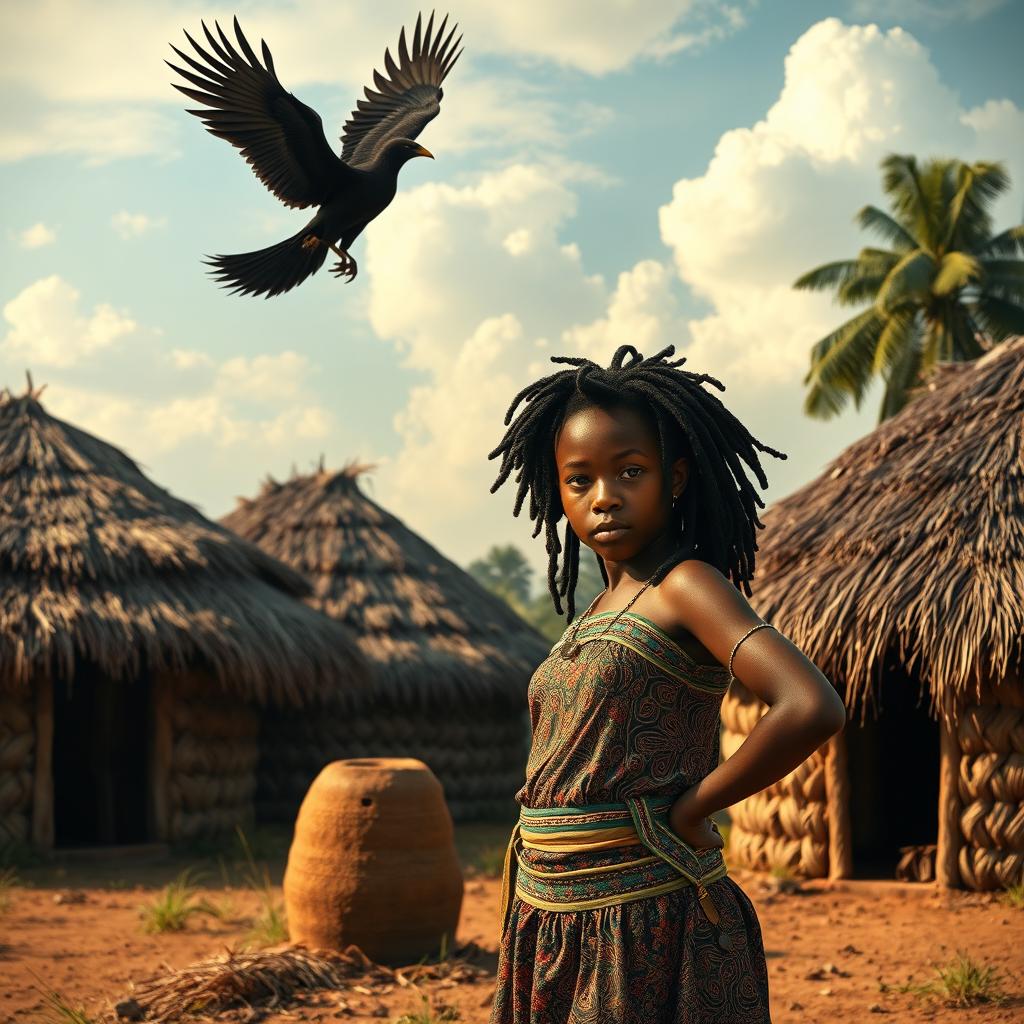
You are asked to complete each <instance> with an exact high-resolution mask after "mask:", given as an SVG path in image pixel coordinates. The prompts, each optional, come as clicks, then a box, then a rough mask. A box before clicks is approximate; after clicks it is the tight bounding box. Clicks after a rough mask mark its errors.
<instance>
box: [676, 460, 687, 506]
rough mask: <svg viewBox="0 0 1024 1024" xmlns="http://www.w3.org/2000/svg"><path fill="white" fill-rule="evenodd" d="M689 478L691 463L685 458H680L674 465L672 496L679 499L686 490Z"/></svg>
mask: <svg viewBox="0 0 1024 1024" xmlns="http://www.w3.org/2000/svg"><path fill="white" fill-rule="evenodd" d="M688 478H689V463H688V462H687V461H686V459H685V458H678V459H676V461H675V462H673V463H672V494H673V496H674V497H679V495H681V494H682V493H683V491H685V490H686V481H687V479H688Z"/></svg>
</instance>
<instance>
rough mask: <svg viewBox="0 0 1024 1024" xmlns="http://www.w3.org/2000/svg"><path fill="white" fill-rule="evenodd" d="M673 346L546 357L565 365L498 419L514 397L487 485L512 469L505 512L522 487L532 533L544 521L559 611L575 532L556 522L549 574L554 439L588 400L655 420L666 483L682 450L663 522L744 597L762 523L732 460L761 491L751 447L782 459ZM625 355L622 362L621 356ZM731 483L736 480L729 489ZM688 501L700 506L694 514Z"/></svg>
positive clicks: (571, 604) (556, 513)
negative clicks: (680, 487)
mask: <svg viewBox="0 0 1024 1024" xmlns="http://www.w3.org/2000/svg"><path fill="white" fill-rule="evenodd" d="M674 353H675V346H674V345H669V346H668V347H667V348H663V349H662V350H661V351H660V352H658V353H657V355H654V356H651V357H650V358H648V359H644V358H643V356H641V355H640V353H639V352H637V350H636V349H635V348H634V347H633V346H632V345H621V346H619V348H618V349H617V350H616V352H615V355H614V357H613V358H612V361H611V365H610V366H609V367H608V368H607V369H604V368H603V367H600V366H598V365H597V363H594V362H592V361H591V360H589V359H581V358H575V357H570V356H552V357H551V361H552V362H553V363H569V364H570V365H572V366H575V367H576V369H575V370H559V371H558V372H557V373H553V374H551V375H550V376H548V377H543V378H541V379H540V380H538V381H535V382H534V383H533V384H530V385H529V386H528V387H526V388H524V389H523V390H522V391H520V392H519V394H518V395H516V397H515V398H514V399H513V401H512V404H511V405H510V406H509V409H508V412H507V413H505V426H508V425H509V423H510V422H511V420H512V415H513V413H514V412H515V410H516V407H517V406H518V405H519V403H520V402H522V401H525V402H527V403H528V406H527V407H525V408H524V409H523V410H522V412H521V413H520V414H519V416H518V418H517V419H516V422H515V423H514V424H512V426H511V427H509V429H508V430H507V431H506V432H505V436H504V438H503V439H502V441H501V444H499V445H498V447H497V448H495V449H494V451H492V452H491V453H490V455H488V458H489V459H493V458H497V456H498V455H499V454H501V455H502V462H501V472H500V473H499V474H498V478H497V480H495V481H494V483H493V484H492V485H491V493H492V494H493V493H494V492H495V491H497V489H498V488H499V487H500V486H501V485H502V484H503V483H504V482H505V481H506V480H507V479H508V477H509V475H510V473H511V472H512V470H513V469H518V470H519V472H518V473H517V475H516V483H517V484H519V491H518V493H517V495H516V503H515V508H514V509H513V512H512V514H513V515H514V516H518V515H519V512H520V510H521V509H522V507H523V501H524V499H525V497H526V492H527V490H529V492H530V518H531V519H535V520H536V521H537V526H536V529H535V530H534V531H533V536H534V537H536V536H537V535H538V534H539V533H540V530H541V524H542V523H543V525H544V527H545V547H546V550H547V553H548V590H549V591H550V593H551V597H552V599H553V600H554V603H555V610H556V611H557V612H558V614H559V615H561V614H563V612H562V605H561V602H560V601H559V597H560V596H562V595H568V602H567V604H568V609H567V613H566V617H567V619H568V621H570V622H571V621H572V619H573V616H574V615H575V611H576V609H575V601H574V592H575V589H576V579H577V575H578V571H579V560H580V540H579V537H577V536H576V533H575V531H574V530H573V529H572V527H571V526H570V525H569V521H568V519H566V523H565V558H564V560H563V563H562V571H561V575H559V574H558V555H559V552H560V551H561V550H562V545H561V544H560V543H559V540H558V521H559V519H561V518H562V516H563V515H564V509H563V508H562V499H561V495H560V493H559V489H558V469H557V466H556V465H555V456H554V446H555V440H556V438H557V437H558V434H559V432H560V431H561V429H562V424H563V423H564V422H565V419H566V418H567V416H568V415H570V413H572V412H575V411H576V410H577V409H579V408H583V407H585V406H588V405H600V406H605V407H607V406H614V405H624V404H625V405H631V406H634V407H636V408H639V409H641V410H644V411H646V412H647V414H648V415H649V416H650V417H652V418H653V420H654V423H655V425H656V427H657V436H658V452H659V456H660V459H661V465H662V475H663V478H664V479H665V481H666V486H670V484H669V483H668V481H669V480H670V478H671V465H672V462H673V461H674V460H675V459H676V458H678V457H679V456H678V455H677V454H676V452H679V453H680V454H682V455H685V456H686V458H687V460H688V463H689V466H690V473H689V477H688V481H687V485H686V489H685V491H684V492H683V500H682V501H679V502H677V504H676V507H675V508H673V510H672V521H673V526H674V528H675V530H677V531H678V533H679V537H680V541H681V543H682V545H683V547H691V548H692V549H694V550H699V551H700V557H701V558H702V559H703V560H704V561H706V562H709V563H710V564H712V565H714V566H715V567H716V568H718V570H719V571H720V572H721V573H722V574H723V575H725V576H727V577H730V578H731V579H732V581H733V583H734V584H735V585H736V586H742V588H743V590H744V591H745V592H746V595H747V597H750V596H751V591H750V586H749V583H748V581H749V580H750V579H751V577H753V575H754V552H755V551H756V550H757V540H756V536H755V532H754V530H755V527H757V528H761V529H763V528H764V524H763V523H762V522H761V521H760V520H759V519H758V518H757V510H756V508H755V505H760V506H761V508H764V502H763V501H762V500H761V498H760V495H758V493H757V492H756V491H755V490H754V487H753V485H752V484H751V483H750V481H749V480H748V479H747V476H746V474H745V473H744V470H743V467H742V466H741V465H740V460H741V459H742V460H743V461H744V462H745V463H746V464H747V465H748V466H749V467H750V468H751V469H752V470H753V471H754V473H755V474H756V475H757V479H758V482H759V483H760V485H761V487H762V489H763V488H766V487H767V486H768V481H767V479H766V478H765V475H764V470H763V469H762V468H761V463H760V461H759V460H758V457H757V453H756V452H755V451H754V449H755V448H757V449H759V450H760V451H762V452H768V454H770V455H774V456H775V457H776V458H779V459H784V458H786V456H785V455H784V454H783V453H782V452H777V451H775V449H774V448H769V447H767V446H766V445H763V444H761V442H760V441H758V440H757V439H756V438H754V437H752V436H751V435H750V433H749V432H748V431H747V429H746V428H745V427H744V426H743V424H742V423H740V421H739V420H738V419H736V417H735V416H733V414H732V413H731V412H729V410H728V409H726V407H725V406H724V405H723V404H722V403H721V401H720V400H719V399H718V398H717V397H715V396H714V395H712V394H710V393H709V392H707V391H705V390H704V389H703V388H702V387H701V384H702V383H704V382H705V381H707V382H708V383H709V384H713V385H714V386H715V387H716V388H718V389H719V390H720V391H724V390H725V385H724V384H722V383H721V382H720V381H717V380H716V379H715V378H714V377H710V376H708V375H707V374H706V373H702V374H697V373H691V372H690V371H688V370H677V369H675V368H676V367H677V366H680V365H682V364H683V363H685V362H686V358H685V357H682V358H680V359H676V360H673V361H672V362H669V361H668V359H667V357H668V356H671V355H673V354H674ZM627 355H629V356H630V357H631V358H630V360H629V362H628V363H626V364H625V365H623V363H624V361H625V359H626V356H627ZM737 484H738V485H739V487H738V489H737ZM698 509H700V510H702V511H703V512H704V514H703V515H698ZM598 563H599V565H600V568H601V575H602V577H603V578H604V581H605V583H606V584H607V582H608V577H607V574H606V573H605V569H604V563H603V562H601V560H600V559H598Z"/></svg>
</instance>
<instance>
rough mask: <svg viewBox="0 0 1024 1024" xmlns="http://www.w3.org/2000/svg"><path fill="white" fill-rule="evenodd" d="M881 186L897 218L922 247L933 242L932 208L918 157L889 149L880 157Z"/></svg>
mask: <svg viewBox="0 0 1024 1024" xmlns="http://www.w3.org/2000/svg"><path fill="white" fill-rule="evenodd" d="M881 166H882V188H883V189H884V190H885V192H886V193H887V195H888V196H889V197H890V199H891V201H892V206H893V209H894V210H895V212H896V219H897V220H898V221H899V222H900V223H901V224H902V225H903V226H904V228H906V230H907V233H908V234H910V235H912V236H913V237H914V238H915V239H917V244H918V245H919V246H920V247H921V248H926V247H928V246H929V245H930V243H931V242H932V238H931V237H930V236H931V231H930V222H931V209H930V204H929V200H928V196H927V195H926V194H925V191H924V188H923V185H922V181H921V177H920V174H919V172H918V169H917V161H916V160H915V159H914V157H913V156H910V155H909V154H908V155H901V154H899V153H890V154H889V155H888V156H886V157H885V158H884V159H883V160H882V164H881Z"/></svg>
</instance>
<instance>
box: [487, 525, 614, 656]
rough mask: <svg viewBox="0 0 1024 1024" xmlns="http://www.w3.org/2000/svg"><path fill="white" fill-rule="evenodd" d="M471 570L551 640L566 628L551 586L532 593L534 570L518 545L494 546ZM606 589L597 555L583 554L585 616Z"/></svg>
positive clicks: (580, 600)
mask: <svg viewBox="0 0 1024 1024" xmlns="http://www.w3.org/2000/svg"><path fill="white" fill-rule="evenodd" d="M467 571H468V572H469V574H470V575H471V576H472V577H473V578H474V579H475V580H476V581H477V582H478V583H480V584H481V585H482V586H484V587H486V588H487V589H488V590H489V591H490V592H491V593H492V594H496V595H497V596H498V597H500V598H501V599H502V600H503V601H505V602H506V603H507V604H508V605H509V607H511V608H512V610H513V611H514V612H516V614H517V615H519V616H520V617H521V618H522V619H524V620H525V621H526V622H528V623H530V625H531V626H533V628H534V629H536V630H537V631H538V632H539V633H540V634H541V635H542V636H545V637H547V638H548V639H549V640H550V641H551V643H554V642H555V641H556V640H557V639H558V638H559V637H560V636H561V635H562V633H563V632H564V631H565V627H566V622H565V616H564V615H559V614H558V613H557V612H556V611H555V607H554V605H553V604H552V601H551V595H550V594H549V593H548V591H547V587H546V586H545V587H544V589H543V590H541V591H540V593H538V594H536V595H533V596H531V591H532V584H533V577H534V572H533V569H532V567H531V566H530V564H529V563H528V562H527V561H526V558H525V556H524V555H523V554H522V552H521V551H520V550H519V549H518V548H517V547H516V546H515V545H514V544H506V545H494V546H492V547H491V548H490V550H489V551H488V552H487V554H486V555H484V557H483V558H477V559H475V560H474V561H473V562H471V563H470V564H469V566H468V569H467ZM602 590H604V581H603V580H602V579H601V572H600V570H599V569H598V566H597V560H596V556H593V555H591V556H590V557H587V556H586V555H583V554H582V553H581V558H580V569H579V576H578V578H577V580H576V614H577V615H582V614H583V610H584V609H585V608H586V607H587V606H588V605H589V604H590V602H591V601H593V600H594V598H595V597H596V596H597V595H598V594H599V593H600V592H601V591H602ZM563 607H564V602H563Z"/></svg>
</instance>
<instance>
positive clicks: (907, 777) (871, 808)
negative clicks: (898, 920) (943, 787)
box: [845, 662, 939, 878]
mask: <svg viewBox="0 0 1024 1024" xmlns="http://www.w3.org/2000/svg"><path fill="white" fill-rule="evenodd" d="M877 692H878V699H877V701H876V700H872V701H871V702H869V703H867V704H866V705H865V707H864V709H863V711H864V715H863V718H862V717H861V716H860V715H858V716H856V717H853V718H851V719H850V721H849V723H848V724H847V727H846V733H845V739H846V751H847V768H848V772H849V780H850V824H851V828H852V844H851V845H852V855H853V877H854V878H894V877H896V869H897V866H898V865H899V863H900V861H901V860H902V859H903V858H904V857H905V856H906V851H907V848H908V847H928V846H931V847H932V848H933V849H934V846H935V842H936V838H937V834H938V816H937V814H936V808H937V807H938V804H939V723H938V722H937V721H935V720H934V719H933V718H932V717H931V716H930V715H929V707H928V695H927V693H921V691H920V685H919V683H918V682H917V681H916V680H915V679H914V678H912V677H911V675H910V674H909V673H908V672H907V671H906V670H905V669H904V668H903V667H902V666H901V665H899V664H898V663H896V662H889V663H888V664H887V666H886V670H885V672H884V674H883V679H882V682H881V684H880V685H879V686H878V687H877Z"/></svg>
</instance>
